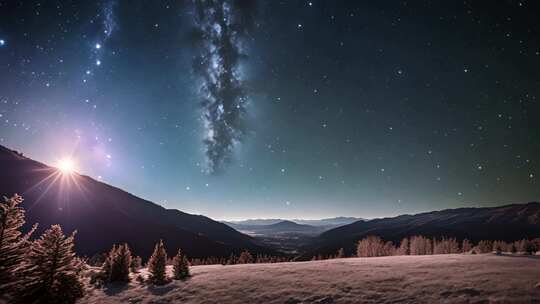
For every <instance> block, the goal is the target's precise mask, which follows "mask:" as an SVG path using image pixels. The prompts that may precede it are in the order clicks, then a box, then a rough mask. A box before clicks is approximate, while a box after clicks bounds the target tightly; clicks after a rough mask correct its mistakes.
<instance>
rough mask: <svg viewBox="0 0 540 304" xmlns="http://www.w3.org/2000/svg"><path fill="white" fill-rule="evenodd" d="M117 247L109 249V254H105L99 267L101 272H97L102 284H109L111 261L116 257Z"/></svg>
mask: <svg viewBox="0 0 540 304" xmlns="http://www.w3.org/2000/svg"><path fill="white" fill-rule="evenodd" d="M117 249H118V248H117V246H116V245H113V246H112V248H111V251H109V254H107V257H106V258H105V261H104V262H103V264H102V265H101V271H100V272H99V275H98V277H99V279H100V280H101V281H102V282H109V281H110V277H111V267H112V263H113V259H114V258H115V256H116V250H117Z"/></svg>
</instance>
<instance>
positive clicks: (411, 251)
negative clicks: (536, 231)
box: [313, 235, 540, 260]
mask: <svg viewBox="0 0 540 304" xmlns="http://www.w3.org/2000/svg"><path fill="white" fill-rule="evenodd" d="M537 251H540V238H536V239H532V240H529V239H521V240H518V241H514V242H505V241H491V240H481V241H479V242H478V243H477V244H476V245H475V244H473V242H471V241H469V240H468V239H464V240H462V241H461V242H459V241H458V240H457V239H456V238H447V237H442V238H428V237H424V236H422V235H416V236H412V237H406V238H403V239H402V240H401V242H400V243H399V245H397V246H396V245H394V243H393V242H390V241H384V240H383V239H381V238H380V237H378V236H375V235H369V236H367V237H365V238H363V239H361V240H359V241H358V243H357V246H356V256H357V257H379V256H392V255H431V254H456V253H470V254H477V253H490V252H495V253H498V254H501V253H503V252H507V253H513V254H518V253H521V254H535V253H536V252H537ZM344 257H346V255H345V251H344V250H343V248H340V249H339V250H338V251H337V253H336V254H335V255H331V256H322V255H318V256H315V257H313V260H322V259H331V258H344Z"/></svg>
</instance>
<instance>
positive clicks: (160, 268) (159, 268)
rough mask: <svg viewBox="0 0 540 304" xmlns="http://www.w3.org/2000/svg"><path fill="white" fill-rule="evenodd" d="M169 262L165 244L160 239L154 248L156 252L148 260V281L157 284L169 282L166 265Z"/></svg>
mask: <svg viewBox="0 0 540 304" xmlns="http://www.w3.org/2000/svg"><path fill="white" fill-rule="evenodd" d="M166 264H167V252H166V251H165V246H164V245H163V240H159V243H157V244H156V247H155V248H154V253H152V256H151V257H150V260H148V272H150V275H149V276H148V281H149V282H150V283H152V284H155V285H163V284H165V283H167V281H168V280H167V274H166V270H165V267H166Z"/></svg>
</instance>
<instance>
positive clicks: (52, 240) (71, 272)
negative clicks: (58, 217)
mask: <svg viewBox="0 0 540 304" xmlns="http://www.w3.org/2000/svg"><path fill="white" fill-rule="evenodd" d="M74 237H75V232H73V233H72V234H71V235H70V236H69V237H66V236H65V235H64V233H63V232H62V228H61V227H60V226H59V225H53V226H51V228H49V229H47V230H46V231H45V232H44V233H43V234H42V235H41V237H40V238H39V239H37V240H35V241H34V242H33V243H32V246H31V247H30V251H29V252H28V254H27V256H26V259H25V263H26V264H27V269H29V271H28V272H27V276H26V279H25V288H24V290H23V292H22V293H21V295H20V297H21V299H22V302H23V303H75V301H76V300H77V299H78V298H80V297H82V296H83V291H84V290H83V285H82V283H81V281H80V273H79V271H80V270H81V269H82V268H81V265H79V260H78V259H76V257H75V253H74V252H73V245H74V244H73V240H74Z"/></svg>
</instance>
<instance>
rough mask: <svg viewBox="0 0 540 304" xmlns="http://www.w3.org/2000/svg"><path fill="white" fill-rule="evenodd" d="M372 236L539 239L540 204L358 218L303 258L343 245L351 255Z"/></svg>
mask: <svg viewBox="0 0 540 304" xmlns="http://www.w3.org/2000/svg"><path fill="white" fill-rule="evenodd" d="M368 235H377V236H379V237H381V238H383V239H384V240H386V241H393V242H394V243H395V244H397V243H398V242H399V241H400V240H401V239H402V238H404V237H409V236H413V235H424V236H429V237H443V236H446V237H455V238H457V239H460V240H461V239H465V238H467V239H469V240H471V241H474V242H477V241H479V240H503V241H514V240H518V239H522V238H536V237H540V203H528V204H513V205H507V206H501V207H491V208H458V209H448V210H442V211H433V212H426V213H420V214H415V215H401V216H397V217H392V218H381V219H374V220H370V221H358V222H355V223H352V224H349V225H345V226H341V227H338V228H335V229H332V230H329V231H326V232H324V233H322V234H321V235H320V236H319V237H317V238H315V239H314V240H313V242H312V243H311V244H310V246H309V248H308V250H307V252H308V253H307V254H305V255H304V256H303V257H302V258H306V259H307V258H310V257H312V256H314V255H317V254H323V255H328V254H335V253H336V252H337V250H338V249H339V248H344V249H345V251H346V252H347V253H349V254H351V253H353V252H354V251H355V247H356V243H357V242H358V240H359V239H361V238H363V237H366V236H368Z"/></svg>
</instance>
